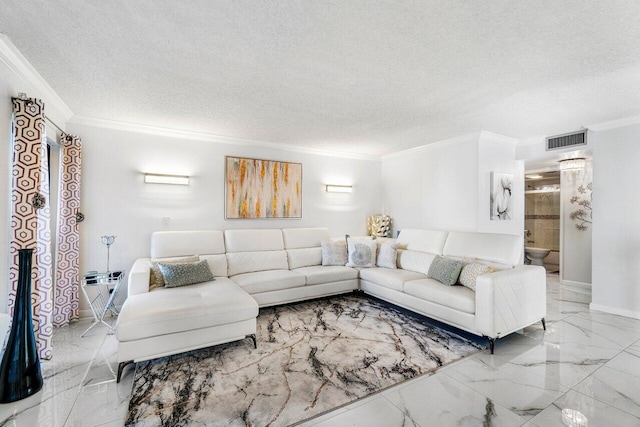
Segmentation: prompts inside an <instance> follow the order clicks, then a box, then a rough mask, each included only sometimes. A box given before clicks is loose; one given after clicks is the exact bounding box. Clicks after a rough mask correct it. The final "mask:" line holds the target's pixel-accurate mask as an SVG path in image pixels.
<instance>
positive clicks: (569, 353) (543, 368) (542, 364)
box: [494, 342, 620, 387]
mask: <svg viewBox="0 0 640 427" xmlns="http://www.w3.org/2000/svg"><path fill="white" fill-rule="evenodd" d="M619 352H620V351H619V350H616V349H609V348H606V347H597V346H589V345H584V344H575V343H567V344H565V343H557V344H556V343H548V342H545V343H543V344H542V345H536V346H532V347H529V348H524V349H522V352H521V353H519V354H517V355H515V354H503V353H501V352H498V348H496V352H495V354H494V357H497V358H501V359H503V360H505V361H508V362H510V363H513V364H515V365H517V366H521V367H523V368H526V369H527V370H529V371H531V372H534V373H536V374H537V375H539V376H544V377H545V378H548V379H549V380H551V381H553V382H554V383H560V384H562V385H564V386H566V387H573V386H575V385H576V384H578V383H579V382H580V381H582V380H583V379H585V378H586V377H587V376H589V375H590V374H592V373H593V372H594V371H595V370H596V369H598V368H599V367H600V366H602V365H604V364H605V363H606V362H608V361H609V360H610V359H611V358H612V357H614V356H616V355H617V354H618V353H619Z"/></svg>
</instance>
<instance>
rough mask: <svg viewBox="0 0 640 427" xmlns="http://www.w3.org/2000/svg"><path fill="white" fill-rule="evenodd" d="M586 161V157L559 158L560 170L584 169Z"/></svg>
mask: <svg viewBox="0 0 640 427" xmlns="http://www.w3.org/2000/svg"><path fill="white" fill-rule="evenodd" d="M586 163H587V161H586V159H583V158H578V159H566V160H561V161H560V170H561V171H570V170H578V169H584V166H585V164H586Z"/></svg>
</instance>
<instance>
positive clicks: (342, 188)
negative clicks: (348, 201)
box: [326, 185, 353, 193]
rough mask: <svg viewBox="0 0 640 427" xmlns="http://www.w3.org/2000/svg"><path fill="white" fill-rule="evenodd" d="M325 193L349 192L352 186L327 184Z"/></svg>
mask: <svg viewBox="0 0 640 427" xmlns="http://www.w3.org/2000/svg"><path fill="white" fill-rule="evenodd" d="M326 191H327V193H351V192H352V191H353V187H352V186H351V185H327V186H326Z"/></svg>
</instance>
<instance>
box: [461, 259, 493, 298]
mask: <svg viewBox="0 0 640 427" xmlns="http://www.w3.org/2000/svg"><path fill="white" fill-rule="evenodd" d="M493 272H494V269H493V267H491V266H490V265H484V264H478V263H476V262H470V263H466V264H465V265H464V267H462V272H461V273H460V279H459V280H458V282H459V283H460V284H461V285H462V286H466V287H467V288H469V289H471V290H472V291H474V292H475V290H476V278H477V277H478V276H480V275H481V274H487V273H493Z"/></svg>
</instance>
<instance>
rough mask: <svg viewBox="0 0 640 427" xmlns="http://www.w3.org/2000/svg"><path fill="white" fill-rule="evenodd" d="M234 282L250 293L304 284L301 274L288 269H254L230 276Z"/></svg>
mask: <svg viewBox="0 0 640 427" xmlns="http://www.w3.org/2000/svg"><path fill="white" fill-rule="evenodd" d="M231 280H233V281H234V282H235V283H237V284H238V285H240V287H241V288H242V289H244V290H245V291H247V292H249V293H250V294H259V293H262V292H269V291H279V290H281V289H289V288H296V287H298V286H304V285H305V282H306V281H305V277H304V275H303V274H300V273H296V272H295V271H289V270H268V271H256V272H254V273H243V274H238V275H236V276H233V277H231Z"/></svg>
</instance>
